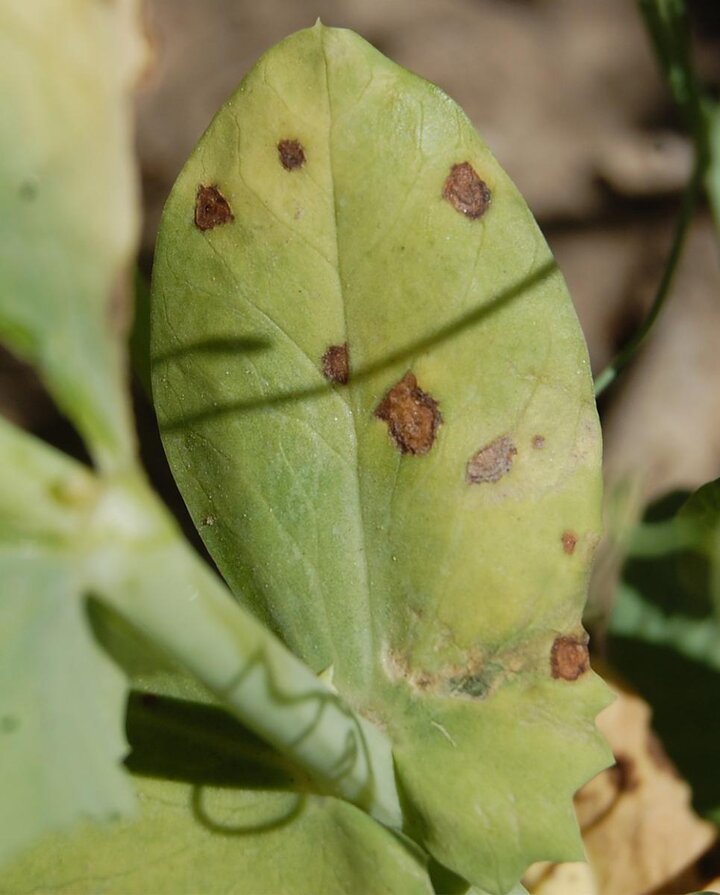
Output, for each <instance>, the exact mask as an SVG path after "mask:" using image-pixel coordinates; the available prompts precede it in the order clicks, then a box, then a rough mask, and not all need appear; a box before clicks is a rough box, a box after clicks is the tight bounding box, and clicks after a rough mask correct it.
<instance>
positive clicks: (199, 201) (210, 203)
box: [195, 186, 235, 230]
mask: <svg viewBox="0 0 720 895" xmlns="http://www.w3.org/2000/svg"><path fill="white" fill-rule="evenodd" d="M233 220H235V216H234V215H233V213H232V211H230V206H229V205H228V201H227V199H226V198H225V196H223V194H222V193H221V192H220V190H219V189H218V188H217V187H216V186H200V187H199V188H198V191H197V197H196V199H195V226H196V227H197V228H198V230H212V228H213V227H218V226H219V225H220V224H227V223H229V222H230V221H233Z"/></svg>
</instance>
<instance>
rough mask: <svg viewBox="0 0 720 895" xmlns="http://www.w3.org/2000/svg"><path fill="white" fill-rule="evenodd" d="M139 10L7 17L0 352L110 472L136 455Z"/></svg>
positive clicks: (50, 4)
mask: <svg viewBox="0 0 720 895" xmlns="http://www.w3.org/2000/svg"><path fill="white" fill-rule="evenodd" d="M136 13H137V2H136V0H120V2H115V3H97V2H94V0H79V2H75V3H71V4H68V3H66V2H64V0H36V2H33V3H32V4H27V3H24V2H22V0H9V2H7V3H3V6H2V11H0V55H1V56H2V59H3V65H2V68H1V69H0V95H2V97H3V112H2V116H1V117H0V206H1V207H2V209H3V214H2V218H1V219H0V339H1V340H2V341H3V342H5V343H6V344H7V345H8V346H9V347H10V348H11V349H12V350H13V351H15V352H16V353H17V354H19V355H21V356H22V357H24V358H25V359H27V360H29V361H31V362H32V363H33V364H34V365H36V366H37V368H38V370H39V371H40V373H41V374H42V376H43V378H44V380H45V383H46V384H47V387H48V388H49V390H50V392H51V393H52V395H53V397H54V398H55V400H56V401H57V403H58V404H59V406H60V407H61V409H62V410H63V411H64V412H65V413H66V414H67V415H68V416H69V417H70V419H71V420H72V421H73V422H74V423H75V425H76V426H77V427H78V429H79V430H80V432H81V433H82V435H83V437H84V438H85V439H86V440H87V442H88V445H89V447H90V449H91V451H92V453H93V454H94V456H95V457H96V458H97V460H98V461H99V462H100V463H102V464H103V465H104V466H117V465H122V464H123V463H125V462H126V461H127V460H128V457H129V456H130V454H131V450H132V435H131V428H130V425H129V413H128V400H127V396H126V394H125V392H124V388H123V384H124V383H123V376H124V358H123V350H122V347H123V346H122V335H123V329H124V327H125V325H126V320H125V317H127V316H128V315H127V309H124V307H123V300H124V296H123V283H122V276H123V275H124V273H125V272H126V269H127V267H128V265H129V263H130V261H131V257H132V253H133V251H134V247H135V241H136V238H137V231H138V211H137V204H138V203H137V183H136V174H135V165H134V161H133V149H132V134H131V129H130V122H131V114H132V109H131V105H130V91H131V89H132V87H133V82H134V79H135V78H136V76H137V72H138V68H139V64H140V61H141V44H140V39H139V34H138V28H137V22H136Z"/></svg>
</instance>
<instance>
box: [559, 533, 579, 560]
mask: <svg viewBox="0 0 720 895" xmlns="http://www.w3.org/2000/svg"><path fill="white" fill-rule="evenodd" d="M577 542H578V537H577V535H576V534H575V532H574V531H564V532H563V533H562V545H563V550H564V551H565V552H566V553H567V554H568V556H571V555H572V554H573V553H574V552H575V546H576V545H577Z"/></svg>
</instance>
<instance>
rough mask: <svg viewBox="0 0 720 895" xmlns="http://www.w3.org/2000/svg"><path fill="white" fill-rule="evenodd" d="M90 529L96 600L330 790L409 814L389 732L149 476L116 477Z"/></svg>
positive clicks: (381, 810)
mask: <svg viewBox="0 0 720 895" xmlns="http://www.w3.org/2000/svg"><path fill="white" fill-rule="evenodd" d="M91 530H92V532H93V540H94V543H93V545H92V546H91V549H90V550H89V560H88V566H89V579H90V580H91V582H92V589H93V592H94V593H96V594H97V597H98V599H100V600H102V601H103V602H106V603H107V604H109V605H110V606H112V608H113V609H114V610H115V611H116V612H118V613H120V614H121V615H122V616H123V617H124V618H125V619H126V620H127V621H128V622H129V623H130V624H131V625H133V626H134V627H135V628H136V629H137V630H138V631H140V632H141V633H143V634H144V635H145V636H147V637H148V638H149V639H150V640H151V641H152V642H153V643H154V644H156V645H157V646H159V647H160V648H161V649H162V650H164V651H165V652H166V653H167V654H168V655H170V656H172V657H173V658H174V659H175V660H176V661H177V662H178V663H180V664H181V665H182V666H184V667H185V668H187V669H188V670H189V671H191V672H192V673H193V674H194V675H195V677H196V678H197V679H198V680H199V681H201V682H202V683H203V684H204V685H205V686H206V687H207V688H208V689H209V690H211V691H212V692H213V693H214V694H215V695H216V696H217V698H218V699H219V700H220V702H221V703H222V704H223V705H224V706H226V707H227V708H228V709H229V710H230V711H231V712H232V714H234V715H235V716H236V717H237V718H239V719H240V721H242V723H243V724H244V725H245V726H246V727H248V728H249V729H250V730H252V731H253V732H254V733H256V734H257V735H258V736H260V737H261V738H262V739H264V740H265V741H266V742H268V743H270V744H271V745H272V746H274V747H275V748H276V749H277V750H278V751H279V752H280V753H281V754H283V755H285V756H286V757H287V758H289V759H290V760H291V761H292V762H294V763H295V764H296V765H298V766H299V767H300V768H302V769H304V770H305V771H307V772H308V773H309V774H310V776H311V777H312V778H313V779H314V780H315V781H316V782H317V783H318V784H319V785H320V787H321V789H322V791H324V792H326V793H328V794H330V795H336V796H339V797H341V798H344V799H346V800H347V801H349V802H352V803H353V804H355V805H357V806H358V807H360V808H362V809H363V810H364V811H366V812H367V813H368V814H371V815H372V816H373V817H375V818H376V819H377V820H379V821H381V822H382V823H384V824H386V825H388V826H392V827H398V828H399V827H400V826H401V825H402V811H401V809H400V803H399V797H398V793H397V789H396V784H395V772H394V766H393V758H392V750H391V746H390V742H389V741H388V740H387V738H386V737H385V736H384V735H383V734H382V733H381V732H380V731H379V730H378V729H377V728H376V727H374V726H373V725H372V724H370V723H369V722H367V721H365V719H363V718H362V717H360V716H359V715H357V714H356V713H355V712H353V711H352V710H351V709H350V708H349V707H348V706H347V705H346V704H345V703H344V702H343V701H342V700H341V698H340V697H339V696H338V695H337V694H336V693H335V692H333V691H332V690H331V689H330V688H329V687H328V686H327V685H326V684H324V683H323V682H322V681H321V680H320V679H319V678H318V677H317V676H316V675H315V674H314V673H313V672H312V671H311V669H310V668H308V667H307V666H306V665H305V664H304V663H303V662H301V661H300V659H298V658H297V657H296V656H295V655H293V654H292V653H291V652H290V651H289V650H288V649H287V648H286V647H285V646H284V645H283V644H282V643H281V642H280V640H278V638H277V637H275V635H274V634H272V633H271V631H269V630H268V629H267V628H266V627H265V626H264V625H262V624H261V623H260V622H259V621H258V620H257V619H256V618H255V617H254V616H252V615H251V614H250V613H249V612H248V611H247V610H245V609H244V608H242V607H241V606H240V605H239V604H238V603H237V602H236V601H235V600H234V599H233V598H232V596H231V595H230V593H229V592H228V590H227V588H226V587H225V586H224V585H223V584H222V582H221V581H220V580H219V579H218V578H217V576H216V575H215V574H214V573H213V572H211V571H210V570H209V569H208V568H207V567H206V566H205V564H204V563H203V562H202V561H201V560H200V559H199V558H198V557H197V556H195V554H194V553H193V551H192V550H191V548H189V547H188V546H187V545H186V543H185V542H184V541H183V539H182V537H181V536H180V535H179V533H178V532H177V531H176V529H175V526H174V524H173V523H172V522H171V521H170V519H169V518H168V517H167V516H166V514H165V511H164V509H163V508H162V507H161V506H160V504H159V502H158V501H157V500H156V499H155V497H154V495H153V494H152V492H151V491H150V490H149V489H148V488H147V486H146V485H145V484H144V482H142V481H141V480H140V479H139V478H134V479H131V480H126V481H123V482H118V483H114V484H109V486H108V487H107V488H106V490H105V492H104V494H103V496H102V498H101V499H100V501H99V503H98V506H97V509H96V511H95V513H94V518H93V519H92V525H91Z"/></svg>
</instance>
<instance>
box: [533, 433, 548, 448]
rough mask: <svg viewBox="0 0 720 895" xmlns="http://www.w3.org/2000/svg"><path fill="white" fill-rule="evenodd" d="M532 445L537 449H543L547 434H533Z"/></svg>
mask: <svg viewBox="0 0 720 895" xmlns="http://www.w3.org/2000/svg"><path fill="white" fill-rule="evenodd" d="M532 446H533V447H534V448H535V450H536V451H541V450H542V449H543V448H544V447H545V436H544V435H533V440H532Z"/></svg>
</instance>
